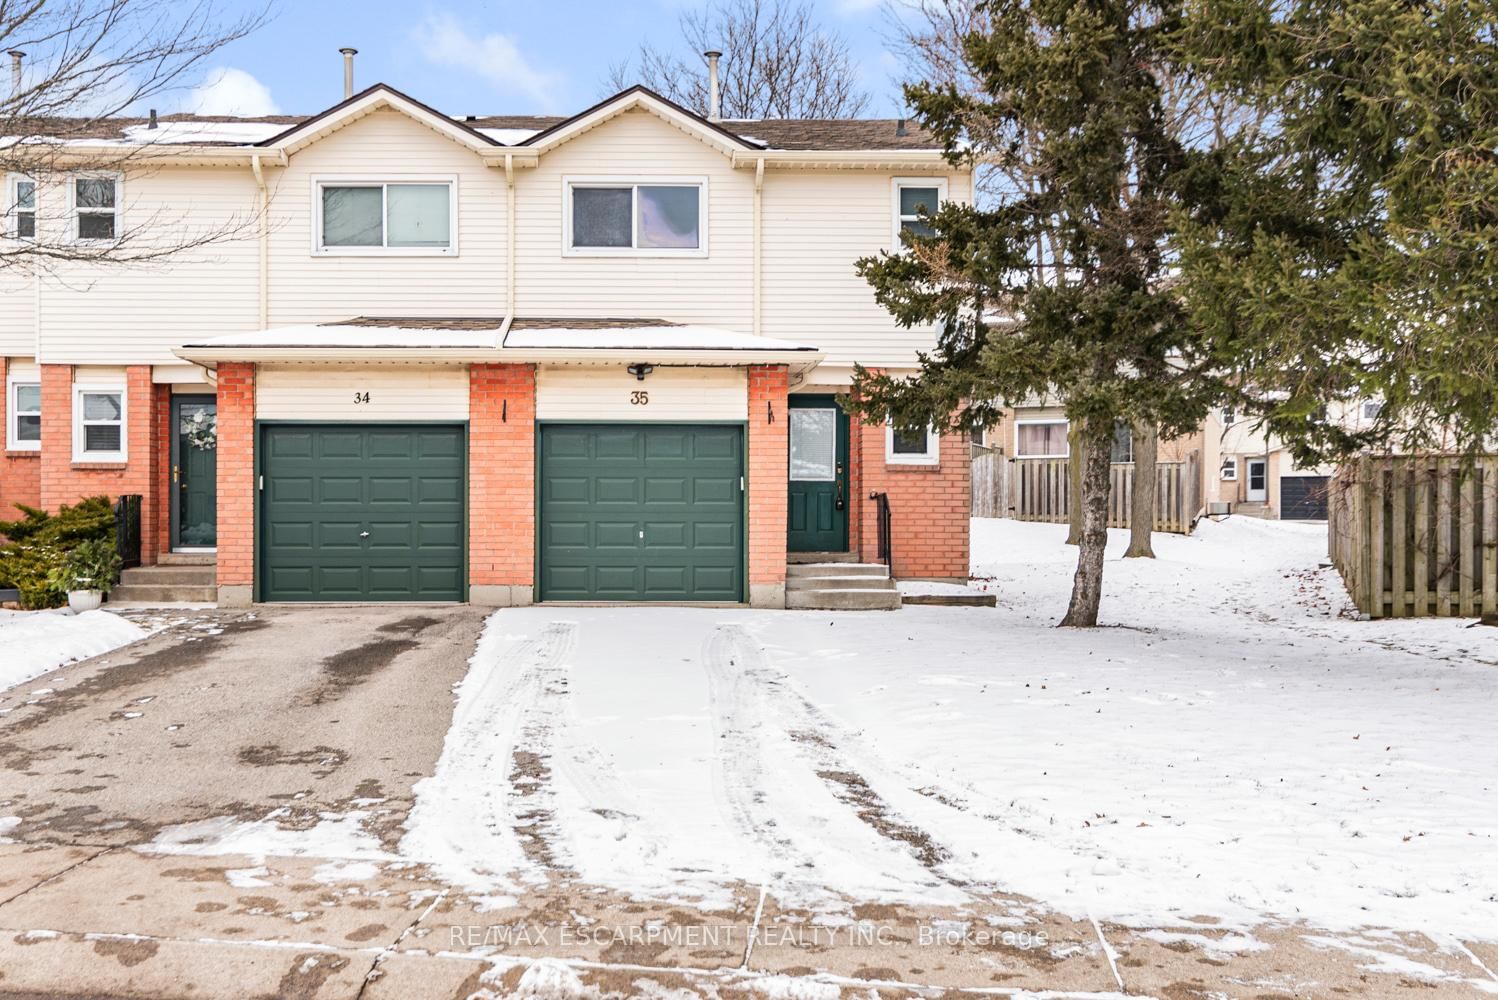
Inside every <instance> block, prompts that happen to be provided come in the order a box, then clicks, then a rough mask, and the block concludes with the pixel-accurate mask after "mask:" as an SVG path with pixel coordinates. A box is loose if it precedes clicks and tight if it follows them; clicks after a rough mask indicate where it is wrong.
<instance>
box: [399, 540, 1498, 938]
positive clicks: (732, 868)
mask: <svg viewBox="0 0 1498 1000" xmlns="http://www.w3.org/2000/svg"><path fill="white" fill-rule="evenodd" d="M1324 532H1325V529H1324V527H1321V526H1311V525H1297V524H1289V523H1276V522H1266V521H1257V520H1243V519H1232V520H1229V521H1227V522H1225V523H1206V524H1203V525H1202V526H1201V527H1200V530H1199V532H1198V534H1196V535H1195V536H1193V537H1189V538H1179V537H1174V536H1157V537H1156V543H1155V548H1156V553H1157V554H1158V556H1159V558H1158V559H1156V560H1127V561H1125V560H1122V559H1121V558H1119V556H1120V555H1121V553H1122V550H1123V547H1124V542H1125V539H1124V537H1123V534H1122V533H1117V534H1116V536H1115V537H1114V538H1113V539H1112V540H1111V544H1110V555H1109V560H1108V563H1107V571H1106V579H1105V599H1104V605H1103V617H1104V619H1105V621H1106V622H1107V623H1108V625H1109V626H1110V627H1106V628H1101V629H1097V630H1088V631H1077V630H1058V629H1056V628H1054V627H1053V626H1054V624H1055V622H1056V621H1057V620H1058V619H1059V617H1060V616H1061V614H1062V613H1063V611H1064V610H1065V604H1066V597H1067V593H1068V590H1069V587H1070V578H1071V572H1072V568H1073V564H1074V559H1075V550H1073V549H1069V548H1067V547H1066V546H1065V545H1064V544H1063V536H1064V527H1062V526H1054V525H1039V524H1026V523H1019V522H1014V521H987V520H979V521H975V522H974V535H973V551H974V575H975V576H976V577H978V578H979V580H978V585H979V586H983V587H985V588H986V589H989V590H991V591H992V592H994V593H996V594H997V595H998V601H999V606H998V607H997V608H905V609H903V610H901V611H899V612H896V613H874V612H864V613H836V614H835V613H819V612H756V611H739V610H704V609H690V608H654V609H645V608H567V609H562V608H554V607H553V608H546V607H539V608H528V609H519V610H506V611H501V612H499V613H497V614H496V615H495V616H494V617H493V618H491V619H490V622H489V624H488V627H487V629H486V631H485V633H484V636H483V639H482V640H481V643H480V645H479V648H478V650H477V651H476V653H475V655H474V658H473V665H472V667H471V668H470V671H469V674H468V676H467V678H466V680H465V681H464V682H463V684H462V685H461V686H460V687H459V689H458V692H457V693H458V705H457V709H456V712H455V717H454V721H453V725H452V728H451V730H450V732H449V734H448V738H447V744H446V747H445V750H444V752H443V755H442V758H441V761H440V763H439V765H438V768H437V771H436V774H435V776H434V777H432V778H430V779H427V780H426V781H424V782H422V783H420V784H419V785H418V788H417V803H416V807H415V809H414V811H413V813H412V815H411V817H410V821H409V826H408V832H407V835H406V837H405V840H404V842H403V843H402V853H403V854H405V855H406V856H408V857H411V858H412V859H415V860H423V861H427V862H431V863H433V864H434V865H435V866H436V868H437V870H438V871H439V872H441V873H443V874H445V875H446V876H447V877H448V878H450V879H452V880H453V881H455V882H457V883H459V884H462V885H465V886H467V887H468V888H470V889H471V890H473V891H475V892H479V893H487V894H491V895H494V896H497V897H504V896H506V895H509V894H513V893H516V892H519V891H521V890H523V889H524V888H525V887H526V886H527V885H528V884H535V883H539V882H541V881H543V880H544V879H546V878H547V877H548V873H555V872H561V871H566V872H572V873H575V875H576V877H577V878H579V879H581V880H582V881H585V882H589V883H593V884H598V885H603V886H607V887H611V888H614V889H617V890H620V891H623V892H626V893H629V894H632V895H635V896H638V897H641V898H653V899H667V900H683V901H688V902H697V903H699V904H701V905H704V906H716V905H721V904H723V903H725V902H727V887H730V886H733V885H735V884H738V885H742V884H745V883H747V884H749V885H755V884H759V885H764V886H766V887H767V888H768V889H769V890H770V891H772V892H773V893H775V894H776V897H777V899H779V900H781V901H783V902H784V903H786V904H789V905H793V906H794V905H799V906H807V907H812V908H817V909H822V910H826V911H829V912H839V911H842V910H843V909H844V908H845V906H846V904H847V902H848V901H849V900H885V901H904V902H909V903H925V904H933V905H934V904H950V903H961V902H963V901H965V900H967V899H970V898H974V897H982V896H985V895H987V894H990V893H992V892H994V891H1002V892H1010V893H1017V894H1020V895H1023V896H1027V897H1030V898H1032V899H1035V900H1037V901H1039V902H1040V903H1041V904H1044V905H1047V906H1051V907H1054V908H1056V909H1058V910H1060V911H1062V912H1065V913H1067V914H1071V915H1075V916H1079V917H1081V916H1093V917H1096V918H1098V919H1111V920H1117V921H1122V922H1128V923H1134V924H1138V925H1143V926H1160V925H1179V924H1182V923H1186V922H1189V920H1190V919H1191V918H1200V917H1207V918H1212V919H1213V920H1215V921H1220V922H1223V923H1226V924H1230V925H1234V926H1243V927H1248V926H1251V925H1254V924H1257V923H1260V922H1262V921H1265V920H1271V921H1281V920H1303V921H1305V922H1307V923H1308V924H1310V925H1313V926H1319V927H1325V928H1331V929H1342V928H1352V927H1357V926H1364V925H1371V926H1383V927H1391V928H1398V929H1412V930H1422V931H1425V932H1427V933H1430V934H1434V935H1443V934H1462V935H1466V936H1468V937H1469V938H1470V937H1475V938H1482V939H1489V938H1498V892H1495V883H1494V881H1493V873H1494V872H1498V725H1495V724H1494V706H1495V702H1498V699H1495V695H1498V632H1495V631H1494V630H1492V629H1486V628H1473V629H1470V630H1469V629H1466V628H1464V627H1463V626H1464V625H1466V624H1467V623H1466V622H1456V621H1449V620H1447V621H1434V620H1426V621H1399V622H1374V623H1369V622H1358V621H1355V620H1353V619H1352V618H1351V617H1346V615H1347V610H1348V609H1347V607H1346V600H1345V594H1344V592H1343V591H1342V589H1341V586H1340V583H1339V582H1338V580H1337V578H1336V576H1335V574H1334V573H1333V572H1331V571H1329V570H1326V569H1321V568H1318V566H1319V564H1320V562H1321V561H1322V560H1323V559H1324V555H1323V554H1324V549H1325V542H1324Z"/></svg>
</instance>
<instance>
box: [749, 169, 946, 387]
mask: <svg viewBox="0 0 1498 1000" xmlns="http://www.w3.org/2000/svg"><path fill="white" fill-rule="evenodd" d="M895 176H900V177H912V176H919V175H917V174H913V173H911V172H908V171H906V172H901V173H899V174H893V173H880V172H874V171H869V172H863V171H770V172H767V173H766V175H765V186H764V206H763V212H764V236H763V240H764V244H763V246H764V249H763V253H764V265H763V266H764V329H763V331H762V332H763V333H764V335H765V336H767V337H779V338H783V339H787V340H795V341H799V342H805V343H811V344H816V345H817V346H818V347H820V348H821V349H822V350H823V351H824V352H825V353H826V355H827V357H826V359H825V361H824V363H825V364H828V365H849V364H852V363H853V362H854V361H859V362H862V363H863V364H865V365H886V366H913V365H914V364H915V353H916V351H920V350H929V349H930V348H931V347H932V346H934V344H935V336H934V334H933V333H932V332H931V331H929V330H920V329H914V330H906V329H902V328H900V327H899V326H897V325H896V324H895V322H894V320H893V319H891V317H890V315H889V313H888V312H886V311H885V310H884V309H883V308H881V307H880V306H879V304H878V303H877V302H875V301H874V292H873V289H872V288H870V287H869V284H868V282H866V281H864V280H863V279H862V278H860V277H859V276H858V275H857V274H856V273H854V270H853V265H854V262H855V261H856V260H858V258H860V257H863V256H866V255H868V254H873V253H877V252H879V251H880V250H889V249H891V241H892V239H893V232H894V195H893V182H894V177H895ZM932 176H942V177H946V179H947V197H948V198H949V199H953V200H959V201H968V200H970V197H971V195H970V187H969V177H968V175H966V174H958V173H952V174H935V175H932Z"/></svg>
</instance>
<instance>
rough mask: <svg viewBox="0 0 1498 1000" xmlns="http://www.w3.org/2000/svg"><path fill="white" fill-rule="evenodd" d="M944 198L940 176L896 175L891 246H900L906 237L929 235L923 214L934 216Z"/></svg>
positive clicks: (929, 228)
mask: <svg viewBox="0 0 1498 1000" xmlns="http://www.w3.org/2000/svg"><path fill="white" fill-rule="evenodd" d="M946 200H947V181H946V178H944V177H896V178H895V204H894V210H895V234H894V235H895V239H894V246H895V247H896V248H899V247H901V246H904V245H905V242H906V237H907V236H930V235H932V234H933V230H932V228H931V225H930V222H929V221H928V220H927V219H926V218H923V216H931V215H935V214H936V210H937V209H938V208H940V207H941V203H942V202H944V201H946Z"/></svg>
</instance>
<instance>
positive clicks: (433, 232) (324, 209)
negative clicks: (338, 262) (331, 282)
mask: <svg viewBox="0 0 1498 1000" xmlns="http://www.w3.org/2000/svg"><path fill="white" fill-rule="evenodd" d="M316 183H317V233H316V240H317V242H316V247H315V250H316V252H317V253H323V254H350V255H360V254H400V255H409V254H416V255H426V254H439V255H440V254H451V253H454V252H455V251H456V250H457V242H456V241H455V240H454V238H453V234H454V233H455V232H456V231H457V225H456V218H455V215H454V206H455V203H456V201H457V199H456V198H455V197H454V187H455V185H456V181H453V180H440V181H428V180H422V181H409V182H408V181H401V182H394V181H391V182H385V181H329V180H322V181H317V182H316Z"/></svg>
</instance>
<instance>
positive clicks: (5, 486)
mask: <svg viewBox="0 0 1498 1000" xmlns="http://www.w3.org/2000/svg"><path fill="white" fill-rule="evenodd" d="M9 374H10V371H9V366H8V364H7V359H5V358H0V434H3V435H5V438H4V440H0V447H3V446H4V445H5V444H7V443H8V442H9V439H10V424H9V422H8V421H9V420H10V411H9V410H8V409H7V408H8V407H9V406H10V391H9V389H8V383H7V382H6V377H7V376H8V375H9ZM41 472H42V453H41V452H39V451H6V452H5V453H4V457H3V458H0V521H16V520H19V519H20V518H21V517H23V516H24V515H23V514H22V513H21V511H20V510H19V509H17V507H16V504H19V503H23V504H25V505H26V506H28V507H39V506H41V503H42V483H41Z"/></svg>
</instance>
